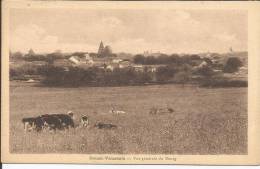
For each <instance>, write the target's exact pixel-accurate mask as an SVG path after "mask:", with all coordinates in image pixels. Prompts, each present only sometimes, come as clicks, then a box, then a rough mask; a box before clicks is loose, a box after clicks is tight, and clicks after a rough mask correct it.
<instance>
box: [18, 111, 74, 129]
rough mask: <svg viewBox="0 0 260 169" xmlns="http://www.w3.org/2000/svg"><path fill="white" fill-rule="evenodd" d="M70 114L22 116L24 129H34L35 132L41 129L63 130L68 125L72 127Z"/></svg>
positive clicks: (72, 122)
mask: <svg viewBox="0 0 260 169" xmlns="http://www.w3.org/2000/svg"><path fill="white" fill-rule="evenodd" d="M72 116H73V115H72V114H44V115H41V116H37V117H30V118H23V119H22V122H23V124H24V130H25V131H28V129H30V130H29V131H31V130H36V131H37V132H39V131H42V130H43V129H48V130H54V131H56V130H57V129H58V130H64V129H68V128H69V127H72V128H74V127H75V125H74V121H73V118H72Z"/></svg>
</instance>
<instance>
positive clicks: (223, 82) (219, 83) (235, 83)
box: [200, 78, 248, 87]
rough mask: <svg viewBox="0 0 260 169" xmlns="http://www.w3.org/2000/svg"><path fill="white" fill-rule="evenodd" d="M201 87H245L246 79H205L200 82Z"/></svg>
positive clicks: (246, 84)
mask: <svg viewBox="0 0 260 169" xmlns="http://www.w3.org/2000/svg"><path fill="white" fill-rule="evenodd" d="M200 86H201V87H247V86H248V83H247V81H242V80H228V79H224V78H221V79H214V78H211V79H207V80H204V81H203V82H202V83H201V84H200Z"/></svg>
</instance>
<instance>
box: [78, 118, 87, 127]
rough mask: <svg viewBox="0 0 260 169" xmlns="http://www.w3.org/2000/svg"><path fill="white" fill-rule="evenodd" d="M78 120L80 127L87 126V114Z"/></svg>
mask: <svg viewBox="0 0 260 169" xmlns="http://www.w3.org/2000/svg"><path fill="white" fill-rule="evenodd" d="M80 122H81V125H82V127H87V126H88V125H89V118H88V117H87V116H82V117H81V119H80Z"/></svg>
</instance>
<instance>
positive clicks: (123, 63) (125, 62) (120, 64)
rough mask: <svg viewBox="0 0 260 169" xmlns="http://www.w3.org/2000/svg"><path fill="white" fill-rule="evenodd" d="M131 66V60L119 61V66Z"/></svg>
mask: <svg viewBox="0 0 260 169" xmlns="http://www.w3.org/2000/svg"><path fill="white" fill-rule="evenodd" d="M129 66H131V62H130V61H129V60H123V61H121V62H119V68H126V67H129Z"/></svg>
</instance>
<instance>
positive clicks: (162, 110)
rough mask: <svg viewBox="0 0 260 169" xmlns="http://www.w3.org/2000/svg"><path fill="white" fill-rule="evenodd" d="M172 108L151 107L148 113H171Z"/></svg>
mask: <svg viewBox="0 0 260 169" xmlns="http://www.w3.org/2000/svg"><path fill="white" fill-rule="evenodd" d="M173 112H174V110H173V109H172V108H152V109H151V110H150V112H149V113H150V114H154V115H155V114H166V113H170V114H171V113H173Z"/></svg>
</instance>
